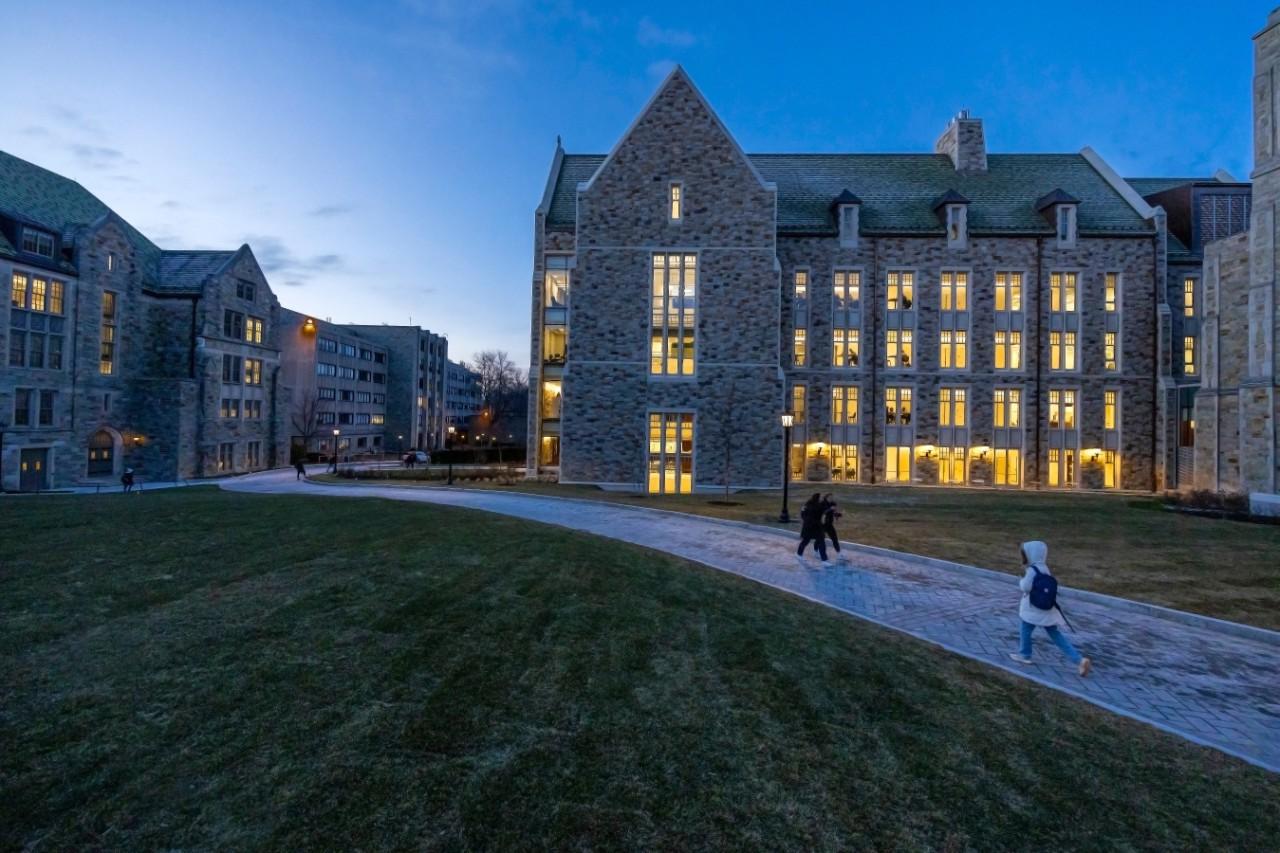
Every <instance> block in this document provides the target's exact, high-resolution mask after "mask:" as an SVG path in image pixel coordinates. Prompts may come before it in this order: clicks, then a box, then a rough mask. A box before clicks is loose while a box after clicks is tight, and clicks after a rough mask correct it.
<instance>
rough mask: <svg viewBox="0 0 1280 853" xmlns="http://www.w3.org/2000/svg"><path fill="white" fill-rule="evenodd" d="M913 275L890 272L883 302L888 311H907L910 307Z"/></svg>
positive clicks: (913, 281)
mask: <svg viewBox="0 0 1280 853" xmlns="http://www.w3.org/2000/svg"><path fill="white" fill-rule="evenodd" d="M914 283H915V273H911V272H891V273H889V275H888V282H887V287H886V289H885V301H886V305H887V307H888V309H889V310H890V311H908V310H910V309H911V305H912V291H913V285H914Z"/></svg>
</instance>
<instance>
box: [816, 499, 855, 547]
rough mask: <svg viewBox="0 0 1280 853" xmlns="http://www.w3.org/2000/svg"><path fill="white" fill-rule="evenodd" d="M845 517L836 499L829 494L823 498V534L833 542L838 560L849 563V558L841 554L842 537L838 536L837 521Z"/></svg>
mask: <svg viewBox="0 0 1280 853" xmlns="http://www.w3.org/2000/svg"><path fill="white" fill-rule="evenodd" d="M843 516H844V513H842V512H841V511H840V505H839V504H837V503H836V499H835V498H834V497H833V496H832V495H831V493H830V492H827V493H826V494H825V495H823V496H822V532H823V534H824V535H825V536H826V537H827V538H828V539H830V540H831V545H832V547H834V548H835V549H836V559H837V560H839V561H840V562H842V563H847V562H849V558H848V557H846V556H845V555H844V554H842V553H841V552H840V537H839V536H837V535H836V519H837V518H841V517H843Z"/></svg>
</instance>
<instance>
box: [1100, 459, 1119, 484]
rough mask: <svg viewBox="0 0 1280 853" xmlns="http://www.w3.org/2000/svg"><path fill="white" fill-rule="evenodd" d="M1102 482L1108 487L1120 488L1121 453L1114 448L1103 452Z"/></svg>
mask: <svg viewBox="0 0 1280 853" xmlns="http://www.w3.org/2000/svg"><path fill="white" fill-rule="evenodd" d="M1102 476H1103V480H1102V484H1103V485H1104V486H1106V487H1107V488H1108V489H1118V488H1120V454H1119V453H1117V452H1116V451H1114V450H1104V451H1103V452H1102Z"/></svg>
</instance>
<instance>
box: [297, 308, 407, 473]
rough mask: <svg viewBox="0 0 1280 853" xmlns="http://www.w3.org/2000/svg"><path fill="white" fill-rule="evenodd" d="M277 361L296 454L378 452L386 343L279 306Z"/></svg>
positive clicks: (384, 394)
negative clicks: (287, 398) (287, 394)
mask: <svg viewBox="0 0 1280 853" xmlns="http://www.w3.org/2000/svg"><path fill="white" fill-rule="evenodd" d="M280 345H281V350H282V352H281V365H282V368H283V373H284V383H285V385H286V386H288V387H289V389H290V391H291V396H292V403H291V407H290V411H289V430H290V432H289V438H290V443H291V447H292V451H293V453H294V454H295V455H308V454H319V455H321V456H330V455H332V454H333V451H334V447H335V442H336V447H337V450H338V455H339V457H341V458H349V457H351V456H358V455H361V454H366V453H381V452H382V451H383V449H384V448H385V447H386V446H387V442H385V440H384V438H385V435H384V434H385V432H386V421H387V369H388V359H387V348H386V347H385V346H383V345H382V344H380V343H377V342H375V341H373V340H371V339H370V338H369V337H368V336H366V335H364V334H362V333H360V332H359V331H357V330H356V329H353V328H351V327H349V326H341V325H338V324H336V323H330V322H328V321H326V320H319V319H317V318H315V317H311V316H308V315H306V314H299V313H298V312H297V311H290V310H289V309H287V308H282V309H281V310H280Z"/></svg>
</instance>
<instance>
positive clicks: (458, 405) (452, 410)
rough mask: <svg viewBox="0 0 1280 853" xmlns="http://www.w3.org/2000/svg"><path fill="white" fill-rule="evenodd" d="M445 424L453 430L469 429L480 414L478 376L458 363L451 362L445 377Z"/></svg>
mask: <svg viewBox="0 0 1280 853" xmlns="http://www.w3.org/2000/svg"><path fill="white" fill-rule="evenodd" d="M444 405H445V423H446V426H452V427H454V428H455V429H459V430H461V429H466V428H468V427H469V425H470V422H471V418H472V417H474V416H475V415H478V414H480V408H481V401H480V375H479V374H478V373H476V372H475V371H474V370H472V369H471V368H469V367H467V366H466V365H465V364H463V363H462V362H460V361H451V362H449V363H448V366H447V367H446V376H445V403H444Z"/></svg>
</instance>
